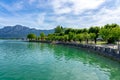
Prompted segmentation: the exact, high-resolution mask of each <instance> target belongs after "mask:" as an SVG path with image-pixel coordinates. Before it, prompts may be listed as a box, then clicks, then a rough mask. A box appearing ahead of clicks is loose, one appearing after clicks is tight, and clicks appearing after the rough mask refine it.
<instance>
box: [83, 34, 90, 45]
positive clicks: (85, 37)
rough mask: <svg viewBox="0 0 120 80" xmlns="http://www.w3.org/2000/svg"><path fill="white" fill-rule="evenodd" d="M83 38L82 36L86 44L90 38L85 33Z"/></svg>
mask: <svg viewBox="0 0 120 80" xmlns="http://www.w3.org/2000/svg"><path fill="white" fill-rule="evenodd" d="M83 36H84V40H86V43H87V44H88V40H89V38H90V35H89V34H88V33H87V32H85V33H83Z"/></svg>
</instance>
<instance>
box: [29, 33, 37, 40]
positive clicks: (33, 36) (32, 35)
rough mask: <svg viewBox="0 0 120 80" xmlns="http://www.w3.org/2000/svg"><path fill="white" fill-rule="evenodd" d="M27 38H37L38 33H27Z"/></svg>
mask: <svg viewBox="0 0 120 80" xmlns="http://www.w3.org/2000/svg"><path fill="white" fill-rule="evenodd" d="M27 38H28V39H29V40H33V39H36V35H35V34H33V33H31V34H28V35H27Z"/></svg>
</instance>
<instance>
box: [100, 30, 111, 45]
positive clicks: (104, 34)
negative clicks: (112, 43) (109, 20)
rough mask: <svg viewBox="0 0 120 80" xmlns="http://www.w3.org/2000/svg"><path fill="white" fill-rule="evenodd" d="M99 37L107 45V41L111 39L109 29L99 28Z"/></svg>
mask: <svg viewBox="0 0 120 80" xmlns="http://www.w3.org/2000/svg"><path fill="white" fill-rule="evenodd" d="M100 35H101V36H102V38H103V39H104V40H105V41H107V43H109V41H108V40H109V39H110V38H111V37H112V33H111V29H106V28H101V30H100Z"/></svg>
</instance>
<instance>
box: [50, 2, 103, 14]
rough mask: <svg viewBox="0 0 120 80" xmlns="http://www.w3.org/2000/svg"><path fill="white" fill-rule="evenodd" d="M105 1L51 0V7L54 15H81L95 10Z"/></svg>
mask: <svg viewBox="0 0 120 80" xmlns="http://www.w3.org/2000/svg"><path fill="white" fill-rule="evenodd" d="M104 2H105V0H53V1H52V6H53V10H54V12H55V13H56V14H64V13H70V12H72V13H74V14H81V13H82V12H84V11H86V10H89V9H97V8H98V7H99V6H100V5H101V4H103V3H104Z"/></svg>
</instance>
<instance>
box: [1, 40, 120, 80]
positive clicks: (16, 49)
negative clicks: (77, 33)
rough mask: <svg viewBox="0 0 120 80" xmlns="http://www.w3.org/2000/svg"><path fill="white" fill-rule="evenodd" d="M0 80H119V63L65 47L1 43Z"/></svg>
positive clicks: (2, 41) (16, 42) (13, 42)
mask: <svg viewBox="0 0 120 80" xmlns="http://www.w3.org/2000/svg"><path fill="white" fill-rule="evenodd" d="M0 80H120V63H117V62H115V61H112V60H109V59H106V58H104V57H101V56H99V55H95V54H93V53H91V52H89V51H87V50H86V51H85V50H82V49H75V48H72V47H67V46H60V45H51V44H42V43H28V42H22V41H10V40H9V41H8V40H0Z"/></svg>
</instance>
